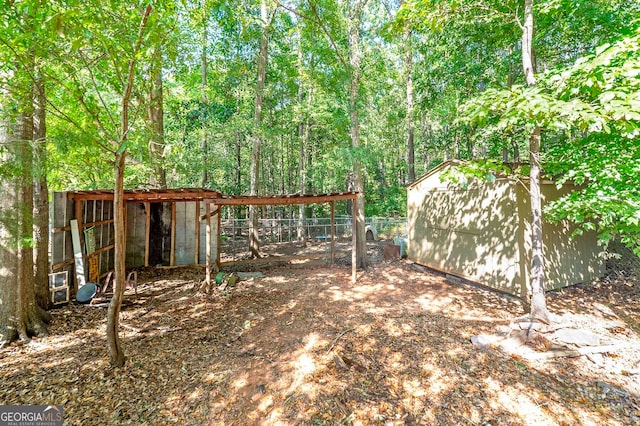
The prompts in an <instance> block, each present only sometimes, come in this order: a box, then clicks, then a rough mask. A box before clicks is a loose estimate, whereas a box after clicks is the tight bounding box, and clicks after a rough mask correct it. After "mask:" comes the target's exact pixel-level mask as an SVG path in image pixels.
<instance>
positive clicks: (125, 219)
mask: <svg viewBox="0 0 640 426" xmlns="http://www.w3.org/2000/svg"><path fill="white" fill-rule="evenodd" d="M122 205H123V208H122V209H123V210H122V218H123V222H124V247H123V248H122V250H123V253H122V255H123V256H125V258H126V256H127V226H129V225H128V224H127V206H128V205H129V203H128V202H127V200H124V201H123V202H122ZM113 208H114V211H113V230H114V238H115V229H116V228H115V223H116V222H115V218H116V216H115V214H116V212H115V208H116V203H115V202H114V203H113ZM134 225H135V222H134ZM115 253H116V250H115V246H114V249H113V261H114V262H117V261H118V259H116V258H115ZM125 267H126V265H125ZM114 268H115V263H114ZM114 275H115V273H114ZM125 278H126V277H125Z"/></svg>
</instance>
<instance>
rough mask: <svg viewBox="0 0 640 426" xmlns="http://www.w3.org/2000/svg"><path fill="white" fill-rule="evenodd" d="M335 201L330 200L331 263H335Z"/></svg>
mask: <svg viewBox="0 0 640 426" xmlns="http://www.w3.org/2000/svg"><path fill="white" fill-rule="evenodd" d="M335 238H336V202H335V201H332V202H331V264H332V265H333V264H334V263H335V247H336V246H335Z"/></svg>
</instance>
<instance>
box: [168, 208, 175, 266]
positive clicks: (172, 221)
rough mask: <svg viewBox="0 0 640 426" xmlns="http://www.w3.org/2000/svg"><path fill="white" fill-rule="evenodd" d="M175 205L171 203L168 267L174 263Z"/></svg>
mask: <svg viewBox="0 0 640 426" xmlns="http://www.w3.org/2000/svg"><path fill="white" fill-rule="evenodd" d="M175 250H176V203H175V202H172V203H171V254H169V266H173V265H174V264H175V262H176V254H175Z"/></svg>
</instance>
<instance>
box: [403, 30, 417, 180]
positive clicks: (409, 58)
mask: <svg viewBox="0 0 640 426" xmlns="http://www.w3.org/2000/svg"><path fill="white" fill-rule="evenodd" d="M411 37H412V31H411V29H408V30H407V31H406V41H405V67H406V73H407V75H406V78H407V173H408V176H407V178H408V181H409V182H413V181H414V180H416V164H415V163H416V160H415V148H414V145H413V138H414V132H415V126H414V123H413V109H414V99H413V75H412V69H413V48H412V44H411Z"/></svg>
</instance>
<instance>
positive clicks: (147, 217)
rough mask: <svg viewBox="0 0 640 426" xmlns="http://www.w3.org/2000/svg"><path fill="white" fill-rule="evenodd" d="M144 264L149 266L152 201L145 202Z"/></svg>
mask: <svg viewBox="0 0 640 426" xmlns="http://www.w3.org/2000/svg"><path fill="white" fill-rule="evenodd" d="M144 211H145V222H144V266H149V241H150V236H151V203H149V202H146V203H144Z"/></svg>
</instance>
